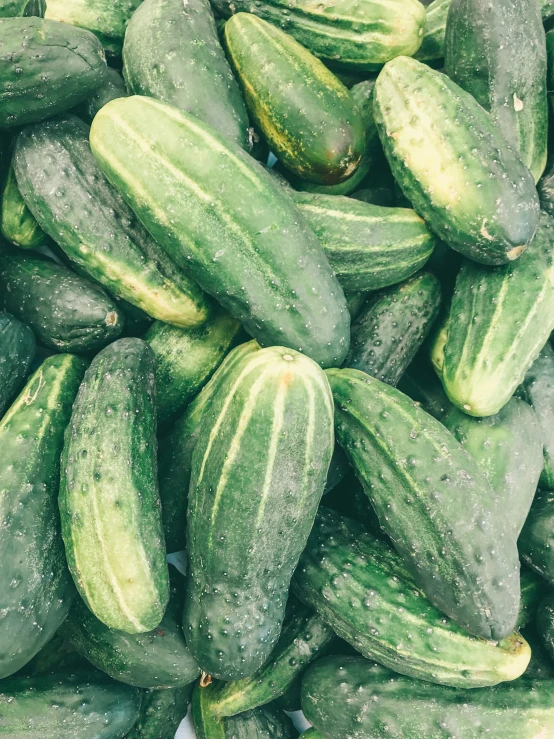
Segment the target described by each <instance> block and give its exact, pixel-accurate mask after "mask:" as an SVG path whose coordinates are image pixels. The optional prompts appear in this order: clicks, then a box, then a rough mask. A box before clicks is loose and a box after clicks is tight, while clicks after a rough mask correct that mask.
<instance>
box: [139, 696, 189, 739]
mask: <svg viewBox="0 0 554 739" xmlns="http://www.w3.org/2000/svg"><path fill="white" fill-rule="evenodd" d="M191 694H192V685H189V686H187V687H185V688H175V689H173V690H149V691H148V692H147V693H144V694H143V696H142V707H141V709H140V716H139V718H138V721H137V722H136V724H135V725H134V726H133V728H132V729H131V731H130V732H129V733H128V734H127V735H126V739H170V738H171V737H173V736H175V732H176V731H177V729H178V727H179V724H180V723H181V721H182V720H183V718H184V717H185V716H186V713H187V707H188V704H189V703H190V696H191Z"/></svg>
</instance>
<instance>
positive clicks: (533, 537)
mask: <svg viewBox="0 0 554 739" xmlns="http://www.w3.org/2000/svg"><path fill="white" fill-rule="evenodd" d="M518 548H519V552H520V554H521V559H522V560H523V561H524V562H525V564H527V565H529V567H532V568H533V569H534V570H535V571H536V572H538V573H539V574H540V575H542V576H543V577H544V578H545V579H546V580H548V582H550V583H554V493H553V491H552V490H538V491H537V494H536V495H535V499H534V500H533V505H532V506H531V510H530V512H529V515H528V516H527V520H526V521H525V525H524V527H523V529H522V531H521V534H520V537H519V539H518Z"/></svg>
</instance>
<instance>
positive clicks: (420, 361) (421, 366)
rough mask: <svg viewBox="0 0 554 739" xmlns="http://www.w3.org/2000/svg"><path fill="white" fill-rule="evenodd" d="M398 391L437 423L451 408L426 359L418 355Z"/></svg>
mask: <svg viewBox="0 0 554 739" xmlns="http://www.w3.org/2000/svg"><path fill="white" fill-rule="evenodd" d="M398 389H399V390H401V391H402V392H403V393H404V394H405V395H407V396H408V397H409V398H411V399H412V400H414V401H415V402H416V403H418V404H419V405H420V406H421V407H422V408H423V410H424V411H427V413H429V414H430V415H431V416H434V417H435V418H436V419H437V421H440V420H441V418H442V417H443V416H444V415H445V414H446V413H447V412H448V411H449V410H450V409H451V408H452V403H451V402H450V401H449V400H448V397H447V395H446V393H445V392H444V389H443V386H442V384H441V382H440V380H439V378H438V377H437V376H436V374H435V373H434V372H433V368H432V366H431V363H430V362H429V361H428V359H427V357H423V356H421V354H420V355H418V356H417V357H416V358H415V359H414V361H413V362H412V363H411V365H410V366H409V367H408V370H407V371H406V372H405V373H404V375H403V376H402V378H401V379H400V382H399V383H398Z"/></svg>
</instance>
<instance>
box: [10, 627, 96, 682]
mask: <svg viewBox="0 0 554 739" xmlns="http://www.w3.org/2000/svg"><path fill="white" fill-rule="evenodd" d="M80 669H83V670H86V669H90V664H89V663H88V662H87V661H86V660H84V659H83V658H82V657H81V655H80V654H79V653H78V652H76V651H75V650H74V649H73V647H72V646H71V645H70V644H68V642H66V641H64V640H63V639H62V637H61V636H60V632H59V630H58V631H57V632H56V633H55V634H54V636H53V637H52V639H50V641H49V642H47V643H46V644H45V645H44V646H43V647H42V649H41V650H40V651H39V652H37V653H36V654H35V656H34V657H33V659H32V660H31V661H30V662H27V664H26V665H25V667H23V669H21V670H19V672H18V673H17V677H31V676H33V675H44V674H47V673H51V672H68V671H71V672H73V671H75V670H80Z"/></svg>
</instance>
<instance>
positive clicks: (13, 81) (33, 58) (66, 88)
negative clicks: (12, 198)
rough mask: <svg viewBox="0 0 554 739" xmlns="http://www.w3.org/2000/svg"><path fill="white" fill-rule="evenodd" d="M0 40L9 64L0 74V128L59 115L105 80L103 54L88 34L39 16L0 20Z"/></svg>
mask: <svg viewBox="0 0 554 739" xmlns="http://www.w3.org/2000/svg"><path fill="white" fill-rule="evenodd" d="M72 1H73V0H72ZM0 38H1V39H2V41H1V44H0V53H1V54H2V57H3V58H4V59H9V60H10V63H8V64H3V65H2V71H1V73H0V127H2V128H6V127H12V126H21V125H23V124H24V123H33V122H35V121H41V120H43V119H44V118H50V117H51V116H53V115H56V114H57V113H63V112H64V111H65V110H69V108H72V107H73V106H74V105H77V104H78V103H80V102H81V101H82V100H85V99H86V98H87V97H88V96H89V95H90V94H91V93H92V92H94V90H96V88H97V87H99V86H100V85H101V84H102V82H104V80H105V78H106V75H107V72H108V68H107V66H106V61H105V59H104V52H103V51H102V47H101V45H100V43H99V42H98V39H96V38H94V36H93V35H92V34H91V33H89V32H88V31H84V30H82V29H80V28H68V27H67V26H66V25H65V24H61V23H56V22H54V21H48V20H44V19H43V18H1V19H0ZM45 85H46V90H45ZM45 93H47V94H45Z"/></svg>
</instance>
